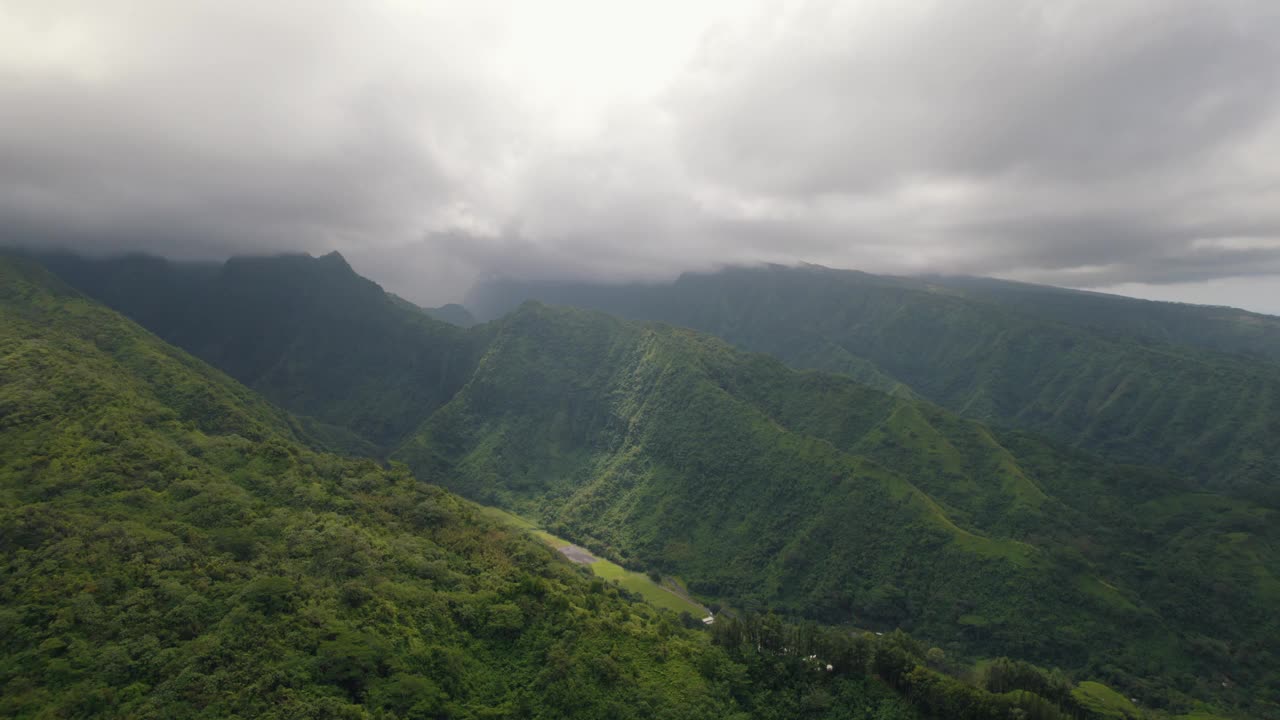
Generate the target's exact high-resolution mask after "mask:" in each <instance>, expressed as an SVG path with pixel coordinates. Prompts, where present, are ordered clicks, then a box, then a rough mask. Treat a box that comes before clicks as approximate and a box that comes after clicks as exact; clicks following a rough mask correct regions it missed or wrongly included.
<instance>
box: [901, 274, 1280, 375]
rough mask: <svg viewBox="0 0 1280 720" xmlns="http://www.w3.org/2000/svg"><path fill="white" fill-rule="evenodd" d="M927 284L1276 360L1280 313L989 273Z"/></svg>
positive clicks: (1044, 314)
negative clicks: (1026, 280) (1054, 284)
mask: <svg viewBox="0 0 1280 720" xmlns="http://www.w3.org/2000/svg"><path fill="white" fill-rule="evenodd" d="M922 279H924V280H926V281H927V282H929V283H932V284H936V285H941V286H945V287H948V288H952V289H955V290H960V291H962V292H964V293H966V294H968V295H970V296H972V297H975V298H985V299H988V300H993V301H997V302H1002V303H1007V304H1016V305H1017V306H1018V308H1019V309H1020V310H1022V311H1023V312H1025V313H1028V314H1031V315H1034V316H1036V317H1040V318H1043V319H1045V320H1051V321H1055V322H1064V323H1070V324H1073V325H1079V326H1082V327H1088V328H1093V329H1097V330H1103V331H1109V332H1113V333H1117V334H1124V335H1132V336H1136V337H1140V338H1143V339H1146V340H1151V341H1154V342H1159V343H1165V344H1171V345H1187V346H1191V347H1198V348H1201V349H1204V350H1213V351H1217V352H1223V353H1230V354H1236V355H1242V356H1245V357H1250V358H1254V359H1264V360H1271V361H1280V317H1276V316H1274V315H1263V314H1261V313H1253V312H1248V311H1246V310H1238V309H1236V308H1230V307H1220V306H1211V305H1191V304H1187V303H1172V302H1159V301H1153V300H1138V299H1135V298H1128V297H1123V296H1120V295H1109V294H1106V293H1097V292H1088V291H1082V290H1068V289H1065V288H1058V287H1051V286H1046V285H1032V284H1029V283H1019V282H1009V281H1006V280H995V279H992V278H980V277H965V276H945V275H929V276H925V277H924V278H922Z"/></svg>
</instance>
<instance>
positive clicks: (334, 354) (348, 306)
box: [40, 253, 485, 451]
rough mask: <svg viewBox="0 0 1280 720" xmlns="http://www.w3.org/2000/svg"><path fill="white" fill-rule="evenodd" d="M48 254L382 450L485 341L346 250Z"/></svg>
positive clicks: (259, 386) (455, 383) (123, 308)
mask: <svg viewBox="0 0 1280 720" xmlns="http://www.w3.org/2000/svg"><path fill="white" fill-rule="evenodd" d="M40 259H41V261H42V262H43V263H44V265H45V266H46V267H48V268H49V269H50V270H52V271H53V272H55V273H56V274H58V275H59V276H60V277H62V278H63V279H64V280H65V281H67V282H69V283H70V284H72V285H74V286H76V287H77V288H79V289H80V290H82V291H84V292H85V293H87V294H89V295H91V296H93V297H94V298H96V299H98V300H99V301H101V302H103V303H105V304H107V305H109V306H110V307H112V308H114V309H116V310H119V311H120V312H122V313H124V314H126V315H128V316H129V317H131V318H133V319H134V320H136V321H137V322H139V323H141V324H142V325H143V326H145V327H146V328H147V329H148V330H151V331H152V332H154V333H155V334H156V335H158V336H160V337H161V338H162V339H164V340H165V341H167V342H170V343H172V344H174V345H177V346H179V347H181V348H183V349H184V350H186V351H187V352H190V353H191V354H193V355H195V356H196V357H199V358H200V359H202V360H204V361H206V362H208V363H210V364H211V365H214V366H215V367H217V368H219V369H220V370H222V371H224V372H226V373H227V374H228V375H230V376H231V377H233V378H235V379H236V380H238V381H240V382H241V383H244V384H245V385H247V386H249V387H250V388H252V389H254V390H256V391H258V392H260V393H262V395H263V396H265V397H266V398H267V399H268V400H270V401H272V402H274V403H276V404H277V405H280V406H282V407H285V408H287V409H289V410H290V411H292V412H294V413H297V414H298V415H301V416H305V417H313V418H316V419H318V420H320V421H322V422H324V423H327V424H331V425H339V426H342V427H345V428H348V429H349V430H350V431H351V432H354V433H355V434H356V435H358V436H359V437H360V438H362V439H363V440H365V441H367V443H369V444H371V445H372V447H373V448H375V449H377V450H378V451H381V450H385V449H387V448H390V447H393V446H394V445H396V444H397V443H398V442H399V441H400V440H401V438H402V437H403V436H404V435H406V434H407V433H408V432H409V431H410V430H412V429H413V428H415V427H417V425H418V424H419V423H421V422H422V421H423V420H424V419H425V418H426V417H427V416H428V415H430V414H431V412H432V411H433V410H434V409H435V408H437V407H439V406H440V405H442V404H444V403H445V402H447V401H448V400H449V398H450V397H452V396H453V394H454V393H455V392H457V390H458V388H459V387H461V386H462V384H463V383H464V382H465V381H466V378H467V377H468V375H469V374H470V372H471V370H472V368H473V367H474V365H475V363H476V362H477V361H478V359H479V354H480V352H481V351H482V348H483V346H484V343H485V337H484V332H483V331H479V332H468V331H466V330H463V329H461V328H458V327H455V326H453V325H449V324H447V323H444V322H440V321H438V320H435V319H433V318H431V317H429V316H428V315H427V314H425V313H424V312H422V311H421V310H420V309H416V308H413V307H412V306H410V305H409V304H408V303H407V302H406V301H403V300H400V299H399V298H395V297H394V296H391V295H388V294H387V293H385V292H383V291H382V288H380V287H378V285H376V284H375V283H373V282H370V281H369V280H366V279H365V278H362V277H360V276H359V275H357V274H356V273H355V272H354V271H353V270H352V269H351V266H350V265H348V264H347V262H346V261H345V260H344V259H343V258H342V256H341V255H339V254H337V253H330V254H329V255H325V256H323V257H320V258H312V257H310V256H306V255H283V256H275V257H254V258H234V259H232V260H229V261H227V262H226V263H224V264H185V263H174V262H169V261H167V260H162V259H159V258H154V257H147V256H125V257H119V258H109V259H104V260H86V259H84V258H80V257H76V256H73V255H52V256H46V257H42V258H40ZM342 449H352V450H354V449H356V448H353V447H345V448H342Z"/></svg>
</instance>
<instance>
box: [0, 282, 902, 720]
mask: <svg viewBox="0 0 1280 720" xmlns="http://www.w3.org/2000/svg"><path fill="white" fill-rule="evenodd" d="M0 381H2V382H0V630H2V631H3V632H0V690H2V692H0V714H2V715H4V716H5V717H17V718H22V717H210V718H213V717H232V716H240V717H349V718H363V717H381V718H396V717H405V718H408V717H457V718H481V717H490V718H492V717H531V718H563V717H582V718H601V717H611V718H629V717H634V718H641V717H673V718H725V717H736V718H746V717H777V718H791V717H801V716H803V717H826V718H833V719H834V718H873V717H876V718H903V719H905V718H913V717H916V715H915V713H914V712H913V711H912V710H911V708H910V707H909V706H908V705H907V704H906V703H905V702H903V701H902V700H901V699H899V697H898V696H897V695H895V693H894V692H893V691H891V690H890V689H889V688H888V687H887V686H885V685H883V684H881V683H878V682H877V681H874V680H872V679H870V678H868V677H866V676H865V674H863V673H864V670H863V669H862V668H857V667H853V666H849V667H848V668H847V669H846V671H845V672H843V673H841V674H839V675H838V676H837V675H836V674H832V675H831V676H825V675H818V674H815V673H813V671H812V669H809V668H804V671H803V672H801V668H800V666H799V665H795V666H794V667H793V668H792V670H790V671H787V672H782V673H779V672H776V671H777V670H778V669H779V667H782V666H777V667H775V666H772V665H770V664H769V663H765V662H762V661H761V660H760V659H753V660H751V663H753V665H752V666H748V665H744V664H742V663H741V662H739V661H738V660H734V659H731V658H730V657H729V656H728V655H727V654H726V653H725V652H724V651H722V650H720V649H719V648H717V647H715V646H713V645H711V644H709V643H708V642H707V639H706V638H705V637H703V636H700V635H699V634H697V633H692V632H690V631H687V630H682V629H680V628H679V627H678V626H677V625H675V624H674V623H673V618H672V617H670V616H665V615H660V614H659V613H658V612H657V611H656V610H654V609H653V608H651V607H649V606H647V605H644V604H636V603H633V602H630V601H628V600H626V599H625V598H623V597H621V596H620V594H619V591H618V590H617V589H616V588H612V587H610V586H607V585H605V584H603V583H601V582H599V581H596V582H592V581H590V580H588V579H587V578H586V577H585V576H584V575H583V574H582V573H581V572H579V571H577V570H575V569H574V568H572V567H571V566H570V565H569V564H568V563H567V562H565V561H563V560H561V559H559V558H558V556H556V555H554V553H553V552H552V551H551V550H549V549H547V548H545V547H542V546H541V545H539V544H538V543H536V542H534V541H533V540H532V539H530V538H527V537H524V536H523V534H520V533H513V532H510V531H508V530H505V529H503V528H501V527H499V526H496V525H493V524H491V523H489V522H487V521H485V520H483V519H482V518H481V517H480V516H478V515H477V514H476V512H475V511H474V510H473V509H472V507H471V506H470V505H469V504H468V503H465V502H463V501H460V500H459V499H457V498H456V497H454V496H451V495H449V494H448V493H445V492H443V491H441V490H439V489H436V488H434V487H432V486H429V485H425V484H422V483H420V482H415V481H414V480H413V479H412V478H411V477H409V476H408V475H407V474H406V473H405V472H404V470H403V468H400V469H395V468H393V469H391V470H385V469H383V468H381V467H379V466H378V465H377V464H375V463H373V462H372V461H368V460H349V459H343V458H340V457H336V456H333V455H325V454H319V453H314V452H311V451H308V450H306V449H304V448H303V447H302V446H300V445H299V444H298V443H297V442H296V441H295V440H294V438H293V437H292V436H291V431H290V429H289V426H288V423H287V422H284V421H282V417H281V415H280V413H279V412H278V411H276V410H274V409H272V408H270V407H269V406H267V405H265V404H264V403H263V402H261V401H260V400H257V399H256V398H255V397H254V396H253V395H252V394H251V393H249V392H248V391H246V390H245V389H244V388H243V387H241V386H239V385H237V384H236V383H234V382H233V381H231V380H229V379H227V378H226V377H225V376H222V375H221V374H219V373H217V372H216V371H213V370H211V369H209V368H208V367H206V366H204V365H203V364H202V363H200V362H198V361H196V360H194V359H192V358H190V357H189V356H186V355H184V354H183V353H181V352H179V351H176V350H173V349H172V348H170V347H168V346H166V345H164V344H163V343H161V342H160V341H158V340H157V339H156V338H155V337H154V336H152V335H150V334H149V333H146V332H145V331H142V330H141V329H139V328H138V327H136V326H134V325H133V324H131V323H129V322H127V321H125V320H124V319H123V318H121V317H120V316H118V315H116V314H115V313H113V312H111V311H109V310H107V309H105V308H102V307H101V306H98V305H95V304H93V303H90V302H88V301H86V300H85V299H84V298H83V297H82V296H80V295H78V294H77V293H75V292H74V291H71V290H69V289H67V288H65V287H64V286H60V284H59V283H57V282H56V281H54V280H53V279H52V278H51V277H49V276H48V275H46V274H44V273H43V271H41V270H40V269H39V268H37V267H35V266H33V265H31V264H30V263H27V262H25V261H13V260H11V259H7V258H3V257H0ZM793 664H794V663H793ZM864 667H865V665H864ZM784 669H785V668H784ZM770 671H774V672H770ZM819 682H820V685H819ZM814 693H819V694H821V695H822V696H823V697H827V698H831V697H839V698H842V699H843V701H844V703H845V704H843V705H834V704H832V703H831V702H830V701H829V700H828V702H827V703H826V706H825V708H816V709H815V708H808V707H807V706H806V707H802V701H803V699H804V698H809V697H813V696H814Z"/></svg>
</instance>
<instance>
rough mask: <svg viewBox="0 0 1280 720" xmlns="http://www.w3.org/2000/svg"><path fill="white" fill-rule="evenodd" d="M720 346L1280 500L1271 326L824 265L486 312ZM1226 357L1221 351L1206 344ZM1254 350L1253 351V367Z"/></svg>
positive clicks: (1065, 294) (482, 292) (513, 301)
mask: <svg viewBox="0 0 1280 720" xmlns="http://www.w3.org/2000/svg"><path fill="white" fill-rule="evenodd" d="M529 298H532V299H538V300H541V301H543V302H549V303H556V304H565V305H573V306H577V307H584V308H593V309H598V310H602V311H605V312H610V313H614V314H617V315H620V316H623V317H627V318H635V319H646V320H658V321H661V322H666V323H671V324H674V325H680V326H684V327H690V328H694V329H697V330H701V331H704V332H709V333H712V334H715V335H718V336H720V337H722V338H724V339H725V340H728V341H729V342H731V343H733V344H735V345H737V346H739V347H742V348H746V349H749V350H755V351H759V352H766V353H769V354H772V355H774V356H776V357H779V358H781V359H783V360H784V361H786V362H788V363H790V364H791V365H793V366H796V367H801V368H815V369H821V370H828V371H834V372H841V373H845V374H849V375H851V376H852V377H855V378H857V379H860V380H862V381H863V382H866V383H867V384H871V385H873V386H876V387H880V388H882V389H884V388H892V387H896V386H897V385H898V384H899V383H900V384H902V385H904V386H905V387H906V388H909V390H910V391H911V392H912V393H915V394H917V395H918V396H919V397H922V398H925V399H928V400H930V401H932V402H935V403H938V404H939V405H942V406H944V407H946V408H948V409H951V410H953V411H955V412H958V413H961V414H963V415H966V416H968V417H973V418H976V419H979V420H983V421H986V422H990V423H992V424H995V425H999V426H1006V427H1016V428H1022V429H1028V430H1033V431H1036V432H1040V433H1043V434H1046V435H1049V436H1052V437H1054V438H1057V439H1059V440H1062V441H1064V442H1066V443H1068V444H1071V445H1075V446H1079V447H1082V448H1086V449H1088V450H1090V451H1092V452H1096V453H1100V454H1102V455H1104V456H1106V457H1108V458H1111V459H1113V460H1116V461H1119V462H1127V463H1139V464H1149V465H1161V466H1164V467H1166V468H1170V469H1171V470H1173V471H1174V472H1177V473H1179V474H1183V475H1185V476H1187V477H1190V478H1192V479H1193V480H1194V481H1195V482H1196V483H1198V484H1199V485H1200V486H1201V487H1203V488H1205V489H1209V490H1215V491H1226V492H1230V493H1231V494H1233V495H1236V496H1240V497H1247V498H1253V499H1260V500H1263V501H1264V502H1267V503H1268V504H1271V505H1272V506H1276V505H1280V485H1277V484H1276V482H1275V479H1276V478H1277V477H1280V456H1278V455H1276V454H1275V453H1272V452H1269V451H1268V448H1270V447H1273V446H1275V445H1277V444H1280V414H1278V413H1277V412H1276V408H1280V364H1278V363H1276V362H1273V361H1272V360H1271V359H1270V358H1271V356H1270V355H1269V354H1268V353H1270V352H1272V351H1271V350H1268V348H1273V347H1275V346H1276V345H1277V344H1280V340H1278V339H1277V338H1280V333H1278V332H1277V331H1276V329H1275V328H1276V322H1277V320H1276V319H1275V318H1269V317H1268V316H1258V315H1252V314H1248V313H1243V312H1235V311H1227V310H1222V309H1214V308H1200V307H1196V306H1178V305H1173V304H1169V303H1150V302H1146V301H1131V300H1128V299H1123V298H1113V297H1111V296H1104V295H1098V294H1092V293H1078V292H1071V291H1058V290H1053V289H1047V288H1036V287H1034V286H1022V285H1016V284H1010V283H999V282H995V281H976V280H968V281H964V280H954V281H948V282H947V283H944V284H939V283H936V282H928V281H925V280H915V279H909V278H895V277H884V276H876V275H868V274H865V273H859V272H853V271H840V270H830V269H827V268H821V267H817V266H807V267H800V268H786V267H779V266H769V267H761V268H736V269H729V270H724V271H721V272H718V273H712V274H687V275H684V276H682V277H681V278H680V279H679V280H677V281H676V282H675V283H672V284H667V285H624V286H608V285H573V284H559V285H555V284H549V285H529V284H521V283H514V282H510V281H505V282H504V281H493V282H490V283H489V284H487V285H483V286H481V287H478V288H477V289H476V290H475V291H473V293H472V295H471V296H470V297H469V299H468V304H469V305H471V307H472V308H473V309H474V310H475V311H476V312H477V314H478V315H479V316H480V317H491V316H494V315H495V314H500V313H502V312H506V311H509V310H510V309H511V308H514V307H515V306H516V305H517V304H518V303H519V302H522V301H523V300H525V299H529ZM1211 348H1216V349H1211ZM1251 356H1252V357H1251Z"/></svg>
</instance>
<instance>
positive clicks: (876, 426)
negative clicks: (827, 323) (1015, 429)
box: [397, 305, 1280, 702]
mask: <svg viewBox="0 0 1280 720" xmlns="http://www.w3.org/2000/svg"><path fill="white" fill-rule="evenodd" d="M397 457H399V458H401V459H404V460H405V461H406V462H408V463H409V465H410V466H411V467H413V468H415V469H416V470H419V471H421V472H424V473H429V474H431V475H432V476H435V477H439V478H440V479H441V480H440V481H441V482H442V483H444V484H445V485H446V486H448V487H451V488H453V489H456V490H458V491H460V492H462V493H464V494H466V495H469V496H471V497H475V498H479V499H481V500H484V501H486V502H491V503H498V504H503V505H507V506H510V507H513V508H516V509H518V510H520V511H522V512H525V513H528V514H531V515H534V516H537V517H538V518H540V519H541V520H542V521H544V522H545V523H547V524H548V526H549V527H550V528H551V529H553V530H555V531H557V532H560V533H561V534H564V535H566V536H567V537H570V538H572V539H574V540H575V541H576V542H579V543H581V544H584V545H586V546H587V547H589V548H591V549H592V550H594V551H597V552H601V553H604V554H606V555H608V556H611V557H613V558H615V559H618V560H620V561H621V562H623V563H624V564H628V565H630V566H632V567H636V568H641V569H644V568H652V569H656V570H658V571H660V572H662V573H671V574H678V575H680V576H681V577H684V578H686V579H687V580H688V582H689V587H690V588H691V589H692V590H694V591H695V592H697V593H699V594H701V595H702V596H704V597H707V598H718V599H723V600H726V601H728V602H730V603H732V604H735V605H737V606H739V607H745V608H765V607H769V608H776V609H783V610H787V611H789V612H792V613H798V614H808V615H812V616H816V617H819V618H821V619H823V620H826V621H829V622H844V623H850V622H851V623H855V624H863V625H866V624H870V625H872V626H879V627H885V628H892V627H895V626H901V627H906V628H908V629H910V630H911V631H912V632H913V633H917V634H921V635H923V636H925V637H929V638H932V639H933V640H935V641H937V642H940V643H944V644H947V646H948V647H950V648H952V649H953V650H956V651H959V652H968V653H975V652H976V653H984V654H998V653H1002V652H1004V653H1012V654H1017V655H1021V656H1024V657H1030V658H1036V659H1039V660H1041V661H1045V662H1053V663H1057V664H1061V665H1065V666H1069V667H1088V668H1092V669H1093V671H1094V672H1097V673H1102V674H1105V676H1106V677H1107V678H1108V679H1109V680H1111V681H1112V682H1114V683H1116V684H1118V685H1120V686H1122V687H1125V688H1126V689H1127V690H1128V691H1130V692H1133V693H1135V694H1139V695H1143V696H1145V697H1147V698H1169V697H1173V698H1177V697H1182V696H1184V694H1185V695H1198V696H1201V697H1214V698H1219V699H1229V700H1228V701H1229V702H1247V699H1246V698H1247V693H1246V694H1241V693H1237V692H1235V691H1231V690H1226V691H1224V690H1223V689H1222V688H1221V687H1220V683H1221V680H1220V678H1221V677H1224V676H1227V675H1229V676H1230V677H1232V678H1233V682H1237V683H1238V682H1241V678H1248V680H1247V683H1248V684H1249V685H1250V687H1252V688H1254V689H1258V688H1261V687H1272V688H1274V687H1275V686H1274V683H1275V682H1276V680H1277V679H1280V678H1277V677H1276V676H1275V674H1274V658H1272V657H1270V655H1269V654H1268V652H1267V651H1265V650H1263V648H1265V647H1268V646H1269V645H1270V644H1273V643H1275V642H1277V641H1280V627H1278V626H1277V623H1276V621H1275V619H1274V617H1273V614H1272V612H1271V608H1272V604H1273V602H1274V600H1275V599H1276V596H1275V594H1274V590H1275V588H1276V584H1275V583H1276V574H1275V568H1276V566H1277V564H1276V561H1277V555H1276V547H1277V543H1276V541H1277V540H1280V536H1278V535H1277V531H1276V529H1275V528H1274V520H1275V513H1274V512H1272V511H1269V510H1265V509H1263V508H1261V507H1258V506H1255V505H1251V504H1249V503H1247V502H1245V501H1236V500H1228V499H1226V498H1222V497H1218V496H1212V495H1195V494H1189V493H1187V492H1186V491H1185V490H1184V489H1181V488H1178V487H1177V481H1176V480H1174V479H1171V478H1169V477H1167V476H1164V475H1161V474H1159V473H1154V472H1151V471H1144V470H1141V469H1137V468H1124V467H1119V466H1114V465H1109V464H1106V463H1103V462H1101V461H1099V460H1096V459H1094V458H1092V457H1089V456H1087V455H1082V454H1079V453H1072V452H1069V451H1065V450H1061V449H1057V448H1054V447H1052V446H1050V445H1047V444H1045V443H1044V442H1043V441H1040V440H1037V439H1035V438H1033V437H1028V436H1022V435H1012V436H1010V437H1008V438H1006V437H1004V436H1003V435H1000V434H996V433H994V432H993V431H991V430H990V429H988V428H986V427H984V426H982V425H979V424H977V423H975V422H972V421H967V420H962V419H960V418H958V417H956V416H954V415H951V414H949V413H947V412H945V411H943V410H941V409H940V408H937V407H935V406H931V405H928V404H925V403H921V402H919V401H915V400H911V399H908V398H901V397H894V396H890V395H887V394H884V393H881V392H878V391H875V390H872V389H869V388H866V387H865V386H861V385H859V384H857V383H854V382H852V381H851V380H849V379H847V378H843V377H839V376H832V375H825V374H818V373H798V372H795V371H792V370H789V369H787V368H785V367H784V366H782V365H781V364H780V363H778V362H776V361H773V360H770V359H769V358H767V357H764V356H761V355H747V354H743V353H740V352H736V351H733V350H732V349H730V348H729V347H728V346H726V345H725V344H723V343H722V342H719V341H716V340H713V339H711V338H708V337H706V336H702V335H697V334H695V333H692V332H689V331H683V330H677V329H672V328H669V327H664V326H656V325H645V326H642V325H635V324H629V323H625V322H622V321H619V320H616V319H612V318H609V317H607V316H604V315H600V314H595V313H590V312H584V311H574V310H568V309H552V308H548V307H546V306H540V305H526V306H525V307H523V308H521V310H520V311H518V312H516V313H514V314H513V315H511V316H509V317H507V318H506V319H504V320H503V321H502V322H501V323H500V324H499V329H498V331H497V334H496V337H495V340H494V342H493V344H492V345H491V346H490V348H489V350H488V352H487V353H486V354H485V356H484V359H483V360H482V361H481V363H480V366H479V368H478V369H477V372H476V374H475V376H474V377H473V378H472V379H471V381H470V382H469V383H468V384H467V385H466V386H465V388H464V389H463V390H462V391H460V393H459V394H458V395H457V396H456V397H455V398H454V399H453V400H452V401H450V403H448V404H447V405H445V406H444V407H443V408H442V409H441V410H440V411H438V412H437V413H436V414H435V415H434V416H433V417H432V418H431V419H430V420H429V421H428V422H427V423H426V424H424V426H423V428H422V431H421V432H420V433H419V434H418V435H417V436H416V437H415V438H413V440H411V441H410V443H408V444H407V445H406V446H405V447H403V448H402V449H401V450H400V451H399V453H398V454H397ZM1138 503H1147V504H1146V505H1143V506H1141V507H1139V508H1137V509H1135V507H1134V505H1135V504H1138ZM1196 503H1203V504H1204V506H1205V507H1206V508H1207V507H1208V506H1209V505H1212V506H1214V507H1216V508H1219V510H1218V511H1217V512H1205V513H1203V514H1198V513H1195V512H1186V511H1185V510H1186V509H1187V508H1191V507H1194V506H1195V504H1196ZM1231 538H1235V539H1234V540H1232V539H1231ZM1228 668H1229V669H1228ZM1214 678H1219V679H1218V680H1216V681H1215V679H1214Z"/></svg>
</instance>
